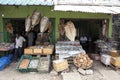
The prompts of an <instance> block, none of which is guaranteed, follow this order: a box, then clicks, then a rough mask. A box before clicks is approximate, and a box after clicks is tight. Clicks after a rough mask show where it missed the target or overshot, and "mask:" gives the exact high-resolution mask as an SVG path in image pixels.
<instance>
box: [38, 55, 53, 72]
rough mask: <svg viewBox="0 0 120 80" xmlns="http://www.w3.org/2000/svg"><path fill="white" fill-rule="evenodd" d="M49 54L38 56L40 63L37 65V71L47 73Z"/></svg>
mask: <svg viewBox="0 0 120 80" xmlns="http://www.w3.org/2000/svg"><path fill="white" fill-rule="evenodd" d="M50 59H51V57H50V55H45V56H40V63H39V65H38V68H37V69H38V72H40V73H47V72H49V71H50V62H51V60H50Z"/></svg>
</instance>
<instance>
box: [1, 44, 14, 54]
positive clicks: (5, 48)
mask: <svg viewBox="0 0 120 80" xmlns="http://www.w3.org/2000/svg"><path fill="white" fill-rule="evenodd" d="M13 49H14V43H0V54H2V53H3V54H4V55H6V54H7V53H11V52H12V51H13Z"/></svg>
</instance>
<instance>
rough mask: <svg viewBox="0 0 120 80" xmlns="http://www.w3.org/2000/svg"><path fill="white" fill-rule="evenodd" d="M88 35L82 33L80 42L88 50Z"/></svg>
mask: <svg viewBox="0 0 120 80" xmlns="http://www.w3.org/2000/svg"><path fill="white" fill-rule="evenodd" d="M87 41H88V39H87V37H86V36H85V34H82V36H81V37H80V44H81V45H82V47H83V49H84V50H85V51H86V50H87Z"/></svg>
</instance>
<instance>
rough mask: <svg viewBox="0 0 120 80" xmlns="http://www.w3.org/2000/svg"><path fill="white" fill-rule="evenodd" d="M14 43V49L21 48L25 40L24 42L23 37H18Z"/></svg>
mask: <svg viewBox="0 0 120 80" xmlns="http://www.w3.org/2000/svg"><path fill="white" fill-rule="evenodd" d="M15 41H16V45H15V48H18V47H22V46H23V42H25V41H26V40H25V38H24V37H22V36H19V38H16V39H15Z"/></svg>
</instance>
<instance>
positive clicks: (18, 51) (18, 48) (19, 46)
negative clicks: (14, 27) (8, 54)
mask: <svg viewBox="0 0 120 80" xmlns="http://www.w3.org/2000/svg"><path fill="white" fill-rule="evenodd" d="M25 41H26V40H25V38H24V37H22V36H21V35H20V34H19V33H17V34H16V38H15V53H14V56H13V60H14V61H17V59H18V58H20V57H21V56H22V54H23V51H24V49H23V45H24V42H25Z"/></svg>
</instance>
